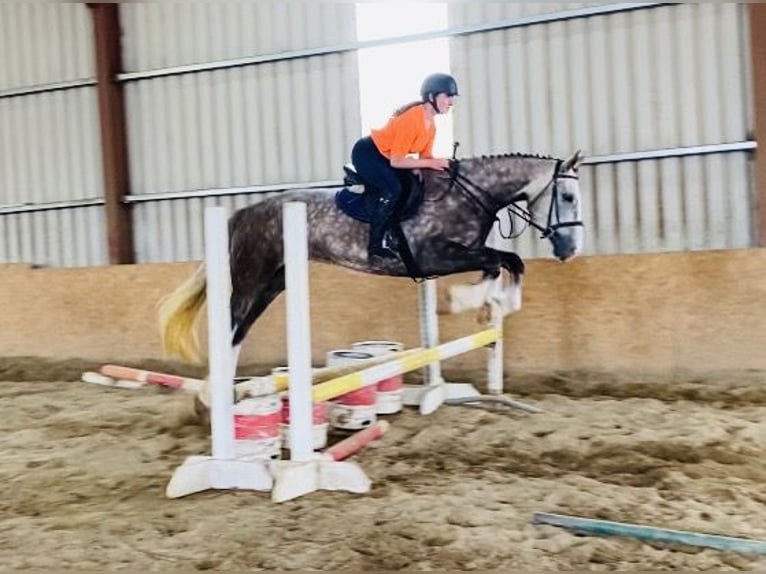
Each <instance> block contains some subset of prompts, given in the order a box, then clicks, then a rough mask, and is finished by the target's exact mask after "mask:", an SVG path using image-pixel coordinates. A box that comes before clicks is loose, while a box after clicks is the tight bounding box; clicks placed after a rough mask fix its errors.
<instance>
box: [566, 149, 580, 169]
mask: <svg viewBox="0 0 766 574" xmlns="http://www.w3.org/2000/svg"><path fill="white" fill-rule="evenodd" d="M584 157H585V156H583V154H582V150H579V149H578V150H577V151H576V152H574V154H572V155H571V156H570V157H569V158H568V159H567V160H566V161H565V162H564V165H562V166H561V171H570V170H573V169H574V170H576V169H577V168H578V167H579V166H580V163H582V160H583V159H584Z"/></svg>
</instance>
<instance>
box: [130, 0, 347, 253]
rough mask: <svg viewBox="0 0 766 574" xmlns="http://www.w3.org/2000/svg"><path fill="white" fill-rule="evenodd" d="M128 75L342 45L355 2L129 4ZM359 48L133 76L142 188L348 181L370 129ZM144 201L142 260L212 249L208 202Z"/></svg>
mask: <svg viewBox="0 0 766 574" xmlns="http://www.w3.org/2000/svg"><path fill="white" fill-rule="evenodd" d="M120 12H121V19H122V24H123V28H124V37H123V46H124V62H123V63H124V67H125V69H126V71H127V72H128V73H130V72H141V71H146V70H153V69H157V68H169V67H173V66H181V65H188V64H195V63H205V62H211V61H220V60H233V59H236V58H240V57H244V56H257V55H269V54H278V53H280V52H287V51H295V50H300V49H305V48H318V47H323V46H332V45H338V44H342V43H345V42H349V41H353V40H354V39H355V25H354V5H353V4H346V3H337V4H336V3H311V4H309V3H288V2H280V3H277V2H258V3H255V2H251V3H246V2H242V3H240V2H237V3H230V4H229V3H226V4H224V3H208V2H200V3H189V4H181V3H167V4H159V3H156V4H141V3H136V4H123V5H121V6H120ZM356 70H357V66H356V55H355V54H354V53H353V52H348V53H344V54H335V55H325V56H315V57H310V58H299V59H292V60H287V61H274V62H267V63H261V64H257V65H249V66H245V67H235V68H230V69H223V70H215V71H200V72H195V73H189V74H184V75H176V76H168V77H159V78H150V79H141V80H136V81H130V82H128V83H127V85H126V102H127V113H128V122H129V125H128V131H129V143H130V151H131V156H130V163H131V178H132V187H133V193H134V194H136V195H141V194H156V193H164V192H178V191H189V190H200V189H215V188H239V187H248V186H257V185H268V184H277V183H291V182H312V181H321V180H339V179H341V174H342V166H343V164H344V163H345V162H346V161H347V158H348V154H349V150H350V146H351V144H352V143H353V141H354V138H356V137H357V136H358V134H359V125H360V121H361V120H360V112H359V96H358V81H357V72H356ZM260 198H261V196H259V195H244V194H242V195H234V196H229V197H222V198H220V199H204V200H203V199H197V198H190V199H177V200H172V201H159V202H156V201H152V202H141V203H137V204H136V206H135V217H136V219H135V223H136V250H137V258H138V260H140V261H173V260H185V259H199V258H202V257H203V246H202V239H203V238H202V232H201V228H202V211H203V205H204V204H209V203H222V204H224V205H228V206H229V208H230V209H231V210H233V209H234V208H236V207H241V206H243V205H245V204H247V203H251V202H254V201H258V200H259V199H260Z"/></svg>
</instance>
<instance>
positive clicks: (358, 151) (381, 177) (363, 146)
mask: <svg viewBox="0 0 766 574" xmlns="http://www.w3.org/2000/svg"><path fill="white" fill-rule="evenodd" d="M351 162H352V163H353V164H354V167H355V168H356V173H358V174H359V177H361V178H362V181H364V183H365V185H367V186H369V187H372V188H375V189H376V190H377V191H379V192H380V195H381V197H383V198H384V199H387V200H388V201H390V202H391V204H392V205H394V206H395V205H396V204H397V203H398V202H399V197H400V196H401V194H402V183H401V181H400V180H399V175H398V174H397V170H396V169H395V168H393V167H391V162H390V161H389V160H388V158H386V156H384V155H383V154H382V153H380V151H378V148H377V146H376V145H375V142H373V141H372V138H371V137H369V136H367V137H363V138H361V139H360V140H358V141H357V142H356V143H355V144H354V148H353V149H352V150H351Z"/></svg>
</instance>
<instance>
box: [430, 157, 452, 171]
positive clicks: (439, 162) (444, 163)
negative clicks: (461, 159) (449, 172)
mask: <svg viewBox="0 0 766 574" xmlns="http://www.w3.org/2000/svg"><path fill="white" fill-rule="evenodd" d="M428 168H429V169H435V170H436V171H444V170H445V169H447V168H449V160H448V159H444V158H441V157H432V158H429V159H428Z"/></svg>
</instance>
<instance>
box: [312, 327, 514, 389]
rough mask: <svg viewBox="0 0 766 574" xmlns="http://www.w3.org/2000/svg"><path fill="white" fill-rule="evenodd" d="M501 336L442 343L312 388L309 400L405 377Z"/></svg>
mask: <svg viewBox="0 0 766 574" xmlns="http://www.w3.org/2000/svg"><path fill="white" fill-rule="evenodd" d="M502 336H503V333H502V331H500V330H498V329H487V330H485V331H480V332H478V333H475V334H473V335H468V336H467V337H462V338H460V339H455V340H453V341H449V342H448V343H442V344H441V345H439V346H437V347H433V348H430V349H423V350H422V351H419V352H416V353H412V354H411V355H408V356H406V357H403V358H401V359H397V360H393V361H390V362H387V363H384V364H382V365H376V366H374V367H369V368H367V369H363V370H361V371H358V372H356V373H351V374H349V375H344V376H342V377H338V378H337V379H332V380H330V381H327V382H324V383H320V384H318V385H315V386H314V389H313V393H312V397H313V400H314V402H323V401H327V400H330V399H332V398H334V397H337V396H339V395H342V394H345V393H349V392H351V391H355V390H357V389H361V388H362V387H366V386H368V385H373V384H375V383H377V382H378V381H381V380H383V379H388V378H390V377H395V376H396V375H401V374H404V373H408V372H410V371H414V370H416V369H419V368H421V367H425V366H427V365H431V364H433V363H436V362H440V361H444V360H446V359H450V358H452V357H456V356H458V355H462V354H463V353H467V352H468V351H472V350H474V349H478V348H479V347H486V346H488V345H492V344H494V343H496V342H497V341H498V340H500V339H502Z"/></svg>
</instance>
